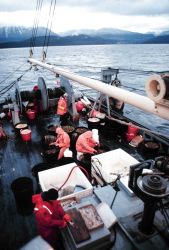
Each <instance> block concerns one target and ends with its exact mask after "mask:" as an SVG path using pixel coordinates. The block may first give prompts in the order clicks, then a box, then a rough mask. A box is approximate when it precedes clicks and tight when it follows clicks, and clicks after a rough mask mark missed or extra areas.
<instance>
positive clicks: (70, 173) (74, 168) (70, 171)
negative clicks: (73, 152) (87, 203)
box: [51, 166, 90, 192]
mask: <svg viewBox="0 0 169 250" xmlns="http://www.w3.org/2000/svg"><path fill="white" fill-rule="evenodd" d="M75 168H80V169H82V170H83V171H84V172H85V173H86V175H87V178H88V179H90V178H89V174H88V172H87V171H86V169H85V168H83V167H81V166H74V167H73V168H72V169H71V171H70V173H69V175H68V177H67V178H66V180H65V181H64V183H63V184H62V185H61V186H60V187H59V189H57V191H58V192H59V191H60V190H61V189H62V187H63V186H64V185H65V184H66V182H67V181H68V180H69V178H70V176H71V174H72V172H73V170H74V169H75ZM51 186H53V185H52V184H51ZM53 187H54V188H56V187H55V186H53Z"/></svg>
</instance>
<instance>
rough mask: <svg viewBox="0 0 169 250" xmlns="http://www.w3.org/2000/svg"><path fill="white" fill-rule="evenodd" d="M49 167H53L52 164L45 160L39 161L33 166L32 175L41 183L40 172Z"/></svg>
mask: <svg viewBox="0 0 169 250" xmlns="http://www.w3.org/2000/svg"><path fill="white" fill-rule="evenodd" d="M49 168H51V165H50V164H49V163H45V162H41V163H38V164H36V165H35V166H34V167H33V168H32V170H31V171H32V175H33V176H34V177H35V178H36V181H37V183H39V178H38V173H39V172H41V171H44V170H47V169H49Z"/></svg>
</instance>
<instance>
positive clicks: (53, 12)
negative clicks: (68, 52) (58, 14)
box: [46, 0, 56, 55]
mask: <svg viewBox="0 0 169 250" xmlns="http://www.w3.org/2000/svg"><path fill="white" fill-rule="evenodd" d="M55 7H56V0H55V3H54V7H53V13H52V19H51V24H50V28H49V35H48V40H47V47H46V55H47V51H48V45H49V40H50V34H51V28H52V23H53V17H54V13H55Z"/></svg>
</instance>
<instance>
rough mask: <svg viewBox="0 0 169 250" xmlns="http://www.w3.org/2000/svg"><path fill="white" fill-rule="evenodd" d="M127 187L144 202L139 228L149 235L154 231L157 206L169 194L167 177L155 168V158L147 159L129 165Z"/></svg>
mask: <svg viewBox="0 0 169 250" xmlns="http://www.w3.org/2000/svg"><path fill="white" fill-rule="evenodd" d="M143 170H144V171H143ZM129 187H130V188H131V189H132V190H133V192H134V193H135V194H136V195H137V196H138V197H139V198H140V199H141V200H142V201H143V202H144V211H143V215H142V219H141V222H140V223H139V225H138V227H139V230H140V231H141V232H142V233H143V234H146V235H151V234H152V233H153V232H154V229H153V222H154V218H155V213H156V211H157V209H158V207H159V208H160V206H163V198H166V197H167V196H169V180H168V177H167V175H166V174H165V173H164V172H161V171H159V169H158V168H157V160H155V161H153V160H147V161H145V162H142V163H139V164H136V165H133V166H131V167H130V174H129ZM163 208H164V207H162V209H163ZM163 212H164V213H165V211H164V209H163ZM164 216H165V215H164Z"/></svg>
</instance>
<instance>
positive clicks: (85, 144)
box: [76, 131, 99, 160]
mask: <svg viewBox="0 0 169 250" xmlns="http://www.w3.org/2000/svg"><path fill="white" fill-rule="evenodd" d="M98 145H99V143H98V141H96V140H95V139H94V138H93V133H92V131H87V132H85V133H83V134H81V135H80V136H79V137H78V139H77V142H76V151H77V160H80V156H81V155H83V154H94V153H97V150H96V149H95V147H96V146H98Z"/></svg>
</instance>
